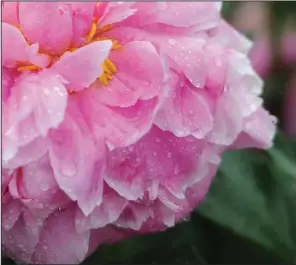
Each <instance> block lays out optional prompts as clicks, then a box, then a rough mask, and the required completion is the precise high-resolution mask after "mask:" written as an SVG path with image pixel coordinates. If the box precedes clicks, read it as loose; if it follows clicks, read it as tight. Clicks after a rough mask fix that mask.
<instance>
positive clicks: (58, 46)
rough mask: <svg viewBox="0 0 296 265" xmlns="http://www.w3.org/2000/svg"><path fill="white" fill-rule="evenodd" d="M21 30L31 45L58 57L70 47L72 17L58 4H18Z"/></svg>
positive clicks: (63, 5) (61, 4)
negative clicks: (38, 46)
mask: <svg viewBox="0 0 296 265" xmlns="http://www.w3.org/2000/svg"><path fill="white" fill-rule="evenodd" d="M19 18H20V26H21V29H22V31H23V33H24V35H25V36H26V38H27V39H28V40H29V42H31V43H39V45H40V49H41V50H42V51H45V52H46V53H50V54H52V55H60V54H61V53H62V52H64V51H66V50H67V49H68V48H69V47H70V42H71V38H72V35H73V25H72V15H71V12H70V10H69V9H68V8H67V5H66V4H63V3H60V2H40V3H38V2H31V3H30V2H21V3H19Z"/></svg>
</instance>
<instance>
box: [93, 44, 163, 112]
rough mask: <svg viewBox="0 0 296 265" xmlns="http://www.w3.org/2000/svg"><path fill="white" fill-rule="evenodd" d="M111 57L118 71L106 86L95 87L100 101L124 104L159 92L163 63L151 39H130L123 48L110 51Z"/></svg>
mask: <svg viewBox="0 0 296 265" xmlns="http://www.w3.org/2000/svg"><path fill="white" fill-rule="evenodd" d="M110 59H111V61H112V62H113V63H114V64H115V65H116V68H117V73H116V74H115V75H114V76H113V80H111V81H110V82H109V83H108V85H107V87H103V86H102V85H101V87H100V88H98V92H97V93H98V96H99V97H100V101H101V102H102V103H104V104H106V105H109V106H120V107H127V106H131V105H133V104H135V103H136V102H137V100H138V99H141V100H145V99H150V98H152V97H154V96H157V95H158V94H159V93H160V92H161V89H162V88H163V83H164V75H163V69H162V63H161V59H160V56H159V55H158V53H157V51H156V50H155V48H154V47H153V45H152V44H151V43H149V42H146V41H132V42H129V43H127V44H126V45H124V47H123V50H119V51H113V52H112V53H111V55H110Z"/></svg>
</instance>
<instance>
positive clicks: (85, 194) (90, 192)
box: [49, 101, 105, 215]
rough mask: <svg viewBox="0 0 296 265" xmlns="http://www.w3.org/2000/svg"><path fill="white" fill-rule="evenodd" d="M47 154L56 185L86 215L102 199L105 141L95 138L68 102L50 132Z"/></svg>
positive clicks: (73, 103) (78, 113)
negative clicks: (58, 122) (58, 123)
mask: <svg viewBox="0 0 296 265" xmlns="http://www.w3.org/2000/svg"><path fill="white" fill-rule="evenodd" d="M49 139H50V141H51V144H50V147H49V156H50V160H51V165H52V167H53V171H54V175H55V178H56V181H57V183H58V185H59V187H60V188H61V189H62V190H63V191H64V192H65V193H66V194H67V195H68V196H69V197H70V198H71V199H72V200H73V201H77V203H78V206H79V207H80V209H81V210H82V211H83V213H84V214H85V215H89V214H90V213H91V212H92V211H93V209H94V208H95V207H96V205H99V204H100V203H101V201H102V191H103V179H102V178H103V173H104V169H105V166H104V158H105V145H104V142H103V140H102V139H100V140H99V139H97V140H95V139H94V136H93V135H92V132H91V131H90V129H89V127H88V125H87V123H86V122H85V121H84V117H83V116H82V115H81V113H80V112H79V111H78V109H77V107H76V106H75V102H74V101H71V102H69V106H68V109H67V114H66V116H65V120H64V121H63V123H62V124H61V125H60V126H59V127H58V128H57V129H55V130H52V131H51V132H50V134H49Z"/></svg>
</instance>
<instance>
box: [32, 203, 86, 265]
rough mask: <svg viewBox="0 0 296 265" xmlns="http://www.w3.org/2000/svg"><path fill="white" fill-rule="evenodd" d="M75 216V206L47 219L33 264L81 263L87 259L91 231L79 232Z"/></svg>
mask: <svg viewBox="0 0 296 265" xmlns="http://www.w3.org/2000/svg"><path fill="white" fill-rule="evenodd" d="M74 218H75V207H74V206H73V207H68V209H66V210H64V211H57V212H56V213H55V214H53V215H51V216H50V217H49V218H48V219H47V220H46V224H45V225H44V227H43V229H42V232H41V234H40V240H39V242H38V245H37V246H36V248H35V252H34V255H33V257H32V261H31V264H79V263H81V262H82V261H83V260H84V259H85V257H86V254H87V251H88V245H89V235H90V231H85V232H82V233H78V232H77V231H76V229H75V222H74Z"/></svg>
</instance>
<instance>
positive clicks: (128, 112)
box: [80, 89, 159, 147]
mask: <svg viewBox="0 0 296 265" xmlns="http://www.w3.org/2000/svg"><path fill="white" fill-rule="evenodd" d="M80 100H81V109H82V112H83V114H84V116H85V117H86V119H87V121H88V124H89V125H90V127H91V129H92V131H93V133H94V134H95V135H96V137H97V138H98V139H100V138H101V136H102V135H103V136H104V137H105V139H106V141H107V143H108V144H109V145H110V146H111V147H112V146H115V147H122V146H126V145H129V144H131V143H134V142H135V141H137V140H138V139H139V138H141V137H142V136H143V135H144V134H145V133H146V132H147V131H148V130H149V129H150V127H151V124H152V118H153V117H154V115H155V113H156V111H157V108H158V104H159V102H158V99H157V98H156V97H155V98H152V99H149V100H139V101H138V102H137V103H136V104H135V105H132V106H130V107H126V108H120V107H108V106H106V105H103V104H101V103H100V101H101V98H100V93H99V92H98V90H97V89H94V90H92V89H90V90H87V91H86V92H85V93H84V94H81V95H80Z"/></svg>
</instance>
